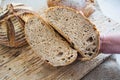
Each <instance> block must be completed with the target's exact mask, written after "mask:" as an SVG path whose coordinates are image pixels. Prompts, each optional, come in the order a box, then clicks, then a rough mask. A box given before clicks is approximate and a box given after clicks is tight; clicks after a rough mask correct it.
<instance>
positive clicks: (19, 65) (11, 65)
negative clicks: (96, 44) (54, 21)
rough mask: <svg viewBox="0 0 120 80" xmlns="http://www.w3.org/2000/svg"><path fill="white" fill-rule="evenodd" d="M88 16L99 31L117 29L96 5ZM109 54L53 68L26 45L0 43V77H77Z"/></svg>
mask: <svg viewBox="0 0 120 80" xmlns="http://www.w3.org/2000/svg"><path fill="white" fill-rule="evenodd" d="M89 19H90V20H91V21H92V22H93V23H94V24H95V25H96V26H97V28H98V29H99V31H100V33H101V34H105V33H108V32H109V33H110V32H113V31H114V30H116V28H120V25H119V24H117V23H116V22H114V21H113V20H110V19H109V18H107V17H105V16H104V15H103V14H102V13H101V12H100V10H99V8H96V11H95V12H94V13H93V14H92V15H91V16H90V17H89ZM109 56H110V55H105V54H100V55H99V56H98V57H96V58H94V59H93V60H91V61H86V62H81V61H76V62H74V63H73V64H71V65H68V66H65V67H52V66H50V65H48V64H46V63H45V62H43V61H42V60H41V59H40V57H38V56H37V55H36V54H35V53H34V52H33V50H32V49H31V48H30V46H29V45H26V46H24V47H22V48H9V47H5V46H0V80H79V79H81V78H82V77H83V76H85V75H86V74H87V73H88V72H90V71H91V70H92V69H94V68H95V67H96V66H97V65H99V64H100V63H102V62H103V61H104V60H105V59H107V58H108V57H109Z"/></svg>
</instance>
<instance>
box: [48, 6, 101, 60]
mask: <svg viewBox="0 0 120 80" xmlns="http://www.w3.org/2000/svg"><path fill="white" fill-rule="evenodd" d="M46 21H47V22H48V23H49V24H50V25H51V26H52V27H53V28H54V29H55V30H56V31H58V32H59V33H60V34H61V35H62V36H63V37H64V38H65V39H66V40H67V41H68V42H69V43H70V44H71V45H72V46H73V47H74V48H75V49H76V50H77V51H78V52H79V53H80V54H81V55H82V57H83V58H82V59H81V60H90V59H92V58H93V57H95V56H96V55H97V54H98V51H99V32H98V31H97V29H96V27H95V25H94V24H92V23H91V22H90V21H89V20H88V19H87V18H85V17H84V16H83V15H81V14H80V13H79V12H77V11H75V10H73V9H71V8H67V7H59V6H56V7H52V8H49V9H48V10H47V12H46Z"/></svg>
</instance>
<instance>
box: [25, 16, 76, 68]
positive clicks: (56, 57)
mask: <svg viewBox="0 0 120 80" xmlns="http://www.w3.org/2000/svg"><path fill="white" fill-rule="evenodd" d="M25 35H26V39H27V41H28V43H29V44H30V46H31V47H32V49H33V50H34V51H35V53H37V54H38V55H39V56H40V57H41V58H42V59H43V60H44V61H47V62H48V63H50V64H51V65H52V66H65V65H68V64H71V63H72V62H73V61H75V60H76V58H77V51H76V50H74V49H72V48H71V47H70V45H69V43H68V42H67V41H66V40H65V39H64V38H62V37H61V36H60V35H59V34H58V33H57V32H55V31H54V29H53V28H52V27H50V26H49V25H48V24H47V23H46V22H45V21H44V20H43V19H42V18H41V17H32V18H31V19H29V20H28V22H27V23H26V25H25Z"/></svg>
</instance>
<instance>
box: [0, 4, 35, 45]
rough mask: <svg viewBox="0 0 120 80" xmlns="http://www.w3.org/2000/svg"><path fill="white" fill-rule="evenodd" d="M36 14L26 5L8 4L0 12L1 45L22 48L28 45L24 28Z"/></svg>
mask: <svg viewBox="0 0 120 80" xmlns="http://www.w3.org/2000/svg"><path fill="white" fill-rule="evenodd" d="M33 15H34V14H33V12H32V11H30V10H29V9H27V7H25V6H24V5H15V6H13V5H12V4H8V5H7V8H6V9H4V10H2V11H1V12H0V44H2V45H5V46H9V47H21V46H23V45H25V44H27V41H26V39H25V34H24V26H25V23H26V22H27V20H28V19H29V18H30V17H32V16H33Z"/></svg>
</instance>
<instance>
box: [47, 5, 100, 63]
mask: <svg viewBox="0 0 120 80" xmlns="http://www.w3.org/2000/svg"><path fill="white" fill-rule="evenodd" d="M54 8H65V9H68V10H71V11H73V12H75V13H77V14H79V15H81V16H82V17H83V18H84V19H85V20H86V21H88V22H89V23H90V24H91V25H93V26H94V29H95V32H96V35H97V42H98V44H97V51H96V53H95V54H94V55H93V56H92V57H86V56H85V55H84V53H83V52H82V51H81V50H79V48H78V47H76V46H74V48H75V49H76V50H77V51H78V52H79V53H80V55H81V56H82V58H81V57H80V58H79V59H80V60H82V61H86V60H91V59H93V58H94V57H96V56H97V55H98V53H99V49H100V35H99V31H98V30H97V28H96V26H95V25H94V24H93V23H92V22H91V21H90V20H89V19H87V18H86V17H85V16H84V15H82V14H81V13H80V12H79V11H77V10H74V9H72V8H69V7H64V6H55V7H50V8H49V9H48V10H47V11H46V12H45V13H46V15H47V13H48V12H49V11H50V10H52V9H54ZM46 21H47V23H49V24H50V25H51V26H52V27H53V28H54V29H55V30H57V31H58V32H59V33H60V34H61V35H62V36H63V37H64V38H65V39H66V40H67V41H68V42H69V43H70V44H71V43H72V41H71V40H70V39H69V36H66V35H65V34H64V32H63V31H61V30H60V29H59V28H58V27H57V26H55V25H53V24H52V23H51V22H50V21H49V20H48V19H47V18H46Z"/></svg>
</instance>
